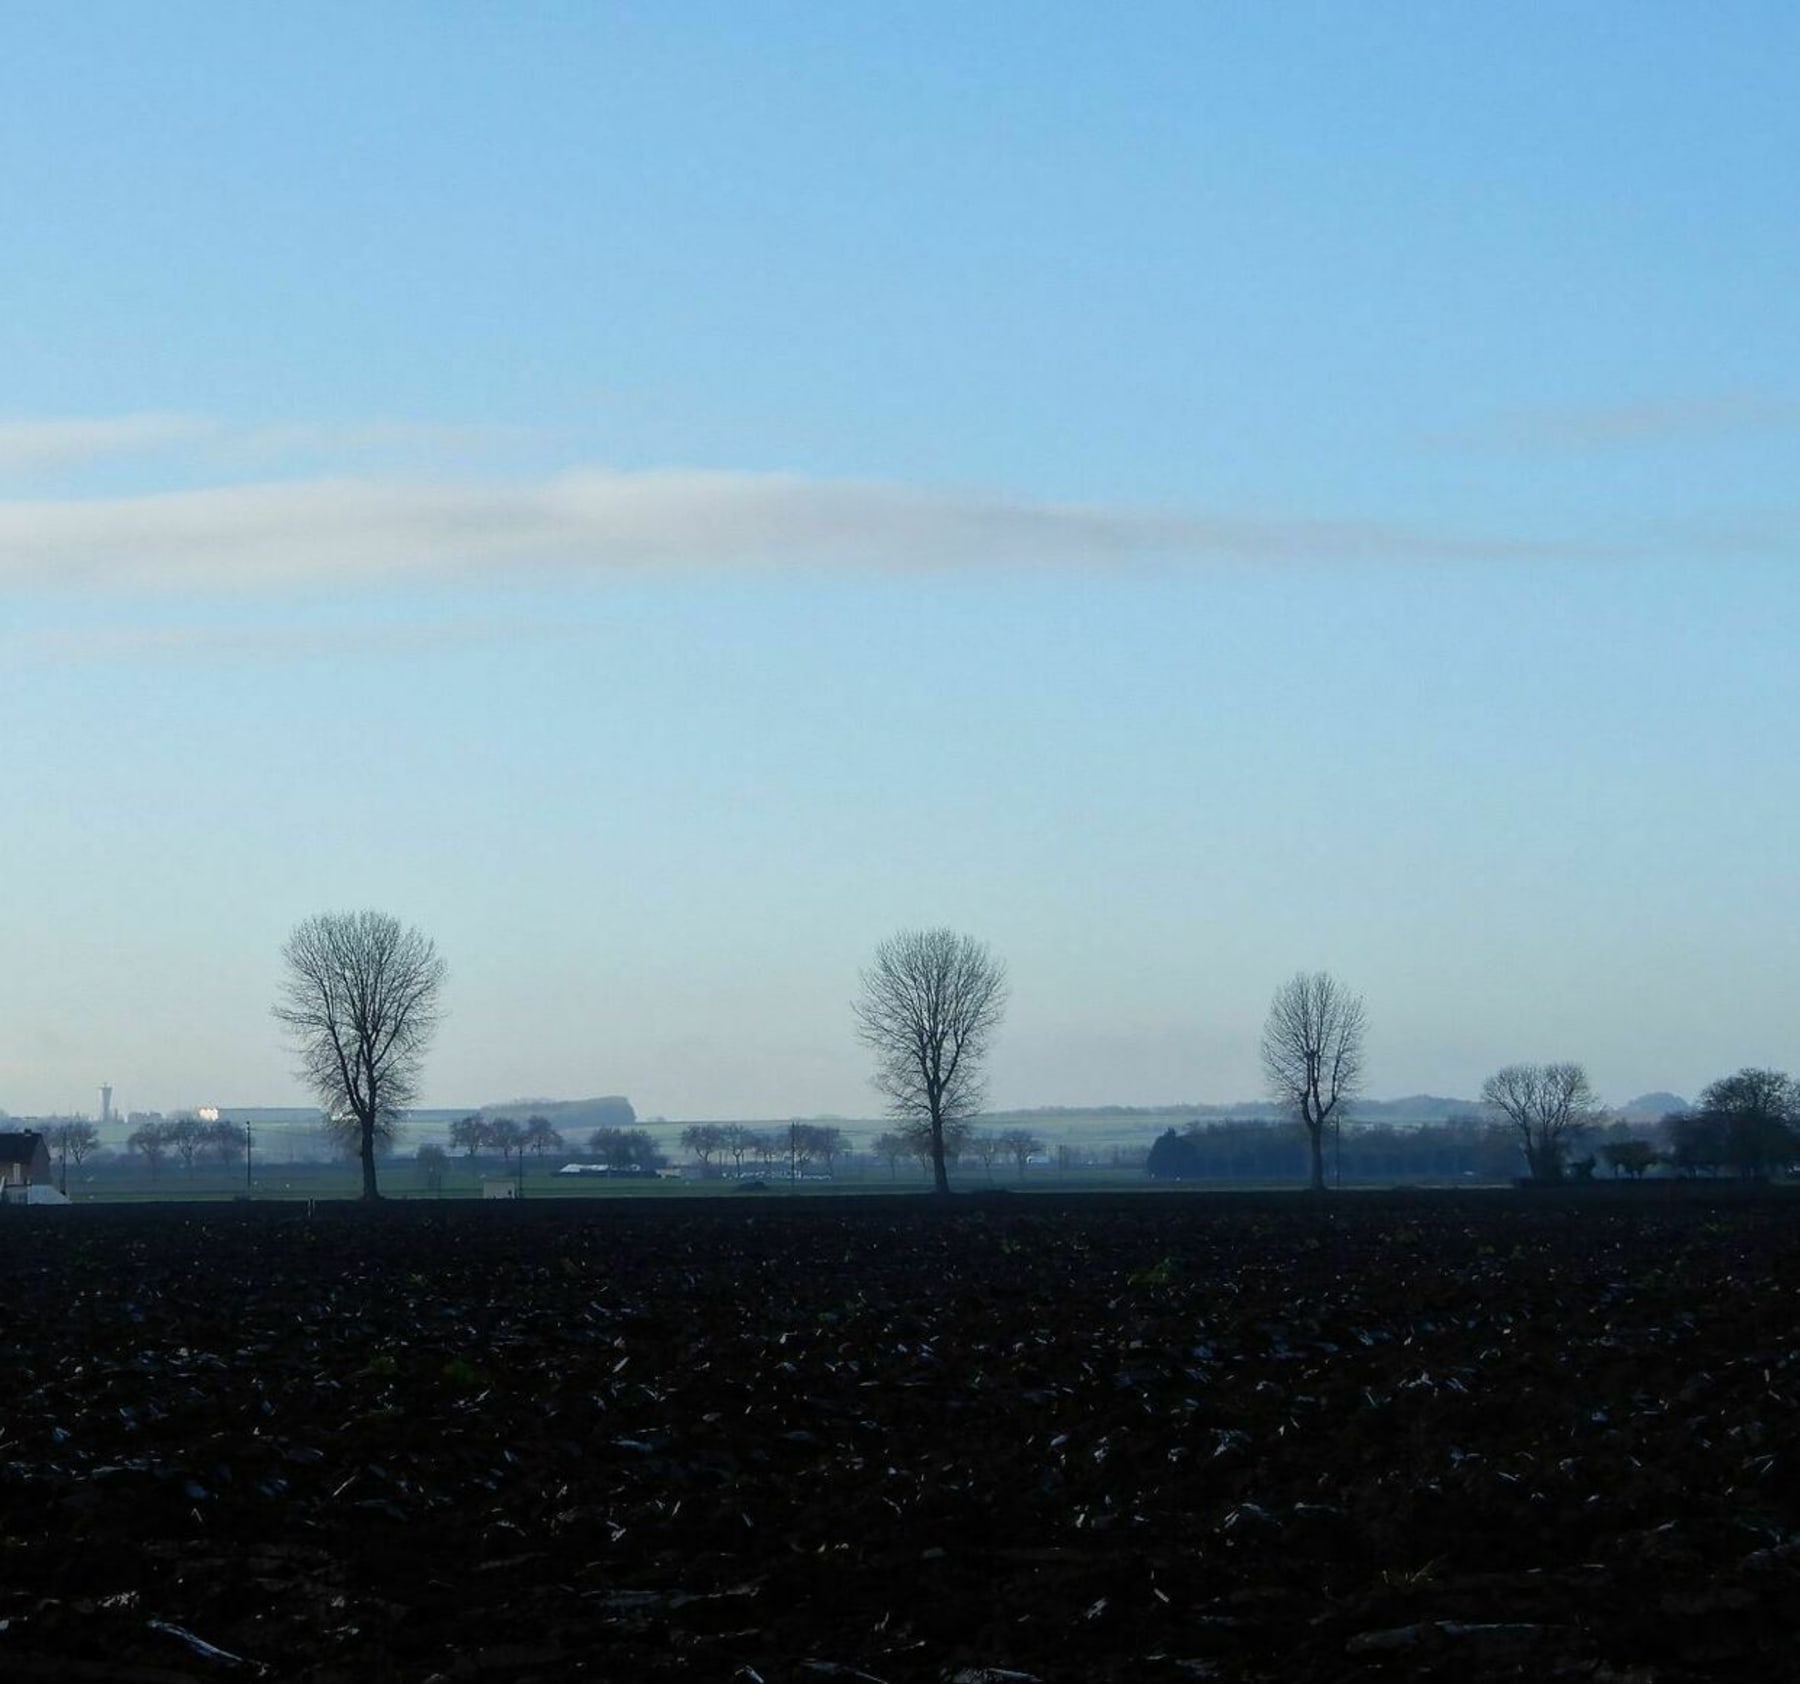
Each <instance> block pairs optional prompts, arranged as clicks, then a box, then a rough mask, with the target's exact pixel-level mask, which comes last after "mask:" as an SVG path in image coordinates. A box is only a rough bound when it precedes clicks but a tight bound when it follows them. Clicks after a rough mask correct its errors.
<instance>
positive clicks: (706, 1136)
mask: <svg viewBox="0 0 1800 1684" xmlns="http://www.w3.org/2000/svg"><path fill="white" fill-rule="evenodd" d="M724 1135H725V1131H724V1130H723V1129H722V1128H720V1127H719V1125H718V1124H717V1123H689V1124H688V1126H687V1127H686V1128H684V1129H683V1130H682V1131H681V1146H682V1150H683V1151H685V1152H692V1153H693V1154H694V1156H695V1157H696V1158H698V1159H699V1160H700V1168H701V1171H702V1172H703V1173H704V1172H705V1171H706V1170H707V1169H708V1168H709V1167H710V1166H711V1164H712V1158H713V1153H715V1152H717V1151H720V1150H721V1149H722V1148H723V1147H724V1145H725V1139H724Z"/></svg>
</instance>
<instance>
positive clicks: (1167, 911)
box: [0, 0, 1800, 1117]
mask: <svg viewBox="0 0 1800 1684" xmlns="http://www.w3.org/2000/svg"><path fill="white" fill-rule="evenodd" d="M1114 14H1117V15H1114ZM7 35H8V50H7V53H6V54H5V55H4V58H3V59H0V218H3V219H4V234H5V238H4V243H3V250H4V253H5V257H4V262H3V263H0V305H3V308H0V792H3V799H4V803H5V820H4V825H3V828H0V837H3V838H4V841H3V843H0V846H3V847H4V850H5V851H4V856H3V857H4V859H5V862H6V867H7V869H6V881H7V883H8V885H9V892H8V893H7V894H6V895H5V896H4V897H3V898H0V1107H5V1108H6V1109H9V1110H12V1111H15V1112H30V1111H35V1110H43V1109H50V1108H65V1107H70V1108H72V1107H81V1108H86V1109H92V1108H93V1106H94V1104H95V1098H94V1090H95V1087H96V1085H97V1084H98V1083H99V1082H100V1081H102V1080H109V1081H111V1082H112V1083H114V1084H115V1086H116V1088H117V1090H118V1095H119V1098H120V1100H121V1101H122V1102H123V1103H124V1104H126V1105H129V1106H144V1107H157V1108H167V1107H172V1106H177V1105H187V1104H207V1103H224V1104H232V1103H237V1104H244V1103H283V1102H287V1101H290V1100H292V1101H295V1102H298V1100H299V1098H300V1095H299V1092H298V1090H297V1088H296V1086H295V1084H294V1082H293V1080H292V1077H291V1075H290V1066H291V1064H292V1059H291V1057H290V1055H289V1053H288V1052H287V1050H286V1049H285V1048H284V1047H283V1045H282V1043H281V1040H280V1037H279V1034H278V1032H277V1030H276V1027H275V1025H274V1024H273V1022H272V1021H271V1020H270V1018H269V1015H268V1006H269V1003H270V1001H271V1000H272V998H273V996H274V991H275V985H276V977H277V955H278V951H279V948H280V945H281V942H282V940H283V938H284V936H285V934H286V932H287V931H288V930H289V929H290V928H291V927H292V925H293V924H294V923H295V922H296V921H298V920H299V919H300V918H302V917H304V916H306V915H308V914H310V913H312V912H315V911H320V910H325V909H330V908H338V907H355V906H362V905H375V906H379V907H382V908H384V909H387V910H390V911H392V912H394V913H396V914H398V915H400V916H401V917H403V918H405V919H406V920H408V921H409V922H414V923H417V924H418V925H420V926H421V927H422V928H424V929H425V930H427V931H428V932H429V933H430V934H432V935H433V936H434V937H435V938H436V940H437V941H438V944H439V946H440V948H441V949H442V951H443V953H444V954H445V956H446V958H447V960H448V963H449V966H450V984H449V991H448V996H447V1002H446V1003H447V1006H448V1014H449V1015H448V1018H447V1021H446V1024H445V1026H444V1029H443V1031H442V1033H441V1036H440V1039H439V1042H438V1044H437V1047H436V1049H435V1051H434V1054H433V1056H432V1059H431V1062H430V1066H429V1071H428V1077H427V1082H426V1097H427V1099H428V1100H429V1101H431V1102H433V1103H439V1104H460V1103H475V1102H479V1101H483V1100H494V1099H500V1098H504V1097H509V1096H513V1095H518V1094H523V1093H533V1094H557V1095H576V1094H585V1093H594V1092H613V1091H623V1092H626V1093H629V1094H630V1095H631V1096H632V1098H633V1099H634V1101H635V1102H636V1103H637V1104H638V1106H639V1108H640V1110H642V1111H644V1112H645V1113H647V1114H648V1113H661V1114H666V1115H668V1116H671V1117H675V1116H682V1117H691V1116H724V1115H734V1116H785V1115H791V1114H811V1113H815V1112H825V1111H835V1112H843V1113H851V1114H867V1113H869V1112H870V1111H871V1110H872V1109H873V1108H874V1096H873V1095H872V1094H871V1093H870V1091H869V1089H868V1087H867V1080H866V1079H867V1073H868V1072H867V1063H866V1055H865V1054H864V1053H863V1052H862V1050H861V1049H860V1048H859V1047H858V1046H857V1045H856V1042H855V1039H854V1035H853V1030H852V1024H851V1020H850V1015H849V1010H848V1001H849V998H850V996H851V994H852V993H853V991H854V987H855V981H856V972H857V969H858V967H859V965H861V964H862V963H864V962H865V961H866V959H867V957H868V955H869V953H870V951H871V950H872V949H873V947H874V945H875V944H876V943H877V942H878V941H879V940H880V939H881V938H882V937H883V936H885V935H887V934H889V933H891V932H892V931H893V930H894V929H896V928H900V927H905V926H917V925H927V924H936V923H948V924H951V925H954V926H955V927H957V928H960V929H966V930H968V931H969V932H971V933H973V934H976V935H978V936H981V937H983V938H984V939H986V940H988V941H989V942H990V943H991V944H992V945H993V947H994V948H995V950H996V951H997V952H998V953H1000V954H1001V955H1002V956H1003V957H1004V958H1005V959H1006V960H1007V961H1008V963H1009V965H1010V968H1011V974H1012V981H1013V993H1012V1003H1011V1008H1010V1013H1009V1017H1008V1021H1007V1027H1006V1030H1005V1032H1004V1033H1003V1035H1002V1037H1001V1040H1000V1042H999V1044H998V1047H997V1051H996V1055H995V1059H994V1068H993V1082H992V1097H993V1099H994V1100H995V1101H996V1102H998V1103H1001V1104H1006V1105H1030V1104H1082V1103H1094V1102H1102V1101H1117V1102H1125V1103H1142V1104H1148V1103H1158V1102H1162V1101H1174V1100H1177V1099H1182V1098H1188V1099H1211V1100H1226V1099H1233V1098H1242V1097H1249V1096H1253V1095H1255V1094H1256V1093H1257V1091H1258V1089H1259V1085H1260V1084H1259V1078H1258V1074H1257V1062H1256V1042H1257V1035H1258V1031H1259V1028H1260V1025H1261V1021H1262V1017H1263V1014H1264V1011H1265V1010H1266V1007H1267V1003H1268V999H1269V996H1270V994H1271V992H1272V991H1273V989H1274V988H1275V987H1276V985H1277V984H1278V983H1280V982H1281V981H1282V980H1283V979H1284V978H1285V977H1287V976H1289V975H1291V974H1292V973H1293V972H1294V971H1295V970H1298V969H1302V968H1306V969H1312V968H1329V969H1331V970H1333V971H1334V972H1336V973H1337V974H1339V975H1340V976H1341V977H1342V978H1343V979H1344V980H1345V981H1347V982H1348V983H1350V984H1351V985H1353V986H1354V987H1356V988H1358V989H1360V990H1361V991H1362V993H1363V994H1364V996H1365V998H1366V1000H1367V1005H1368V1011H1369V1019H1370V1025H1371V1047H1370V1053H1371V1069H1370V1085H1371V1088H1372V1089H1373V1090H1374V1091H1375V1092H1377V1093H1379V1094H1389V1095H1392V1094H1399V1093H1405V1092H1413V1091H1420V1090H1429V1091H1437V1092H1447V1093H1459V1094H1467V1093H1471V1092H1473V1091H1474V1090H1475V1089H1476V1088H1477V1087H1478V1086H1479V1084H1480V1082H1481V1080H1482V1078H1483V1077H1484V1076H1485V1075H1487V1074H1488V1073H1489V1072H1490V1071H1492V1070H1493V1069H1495V1068H1496V1067H1498V1066H1499V1065H1501V1064H1504V1063H1507V1062H1511V1061H1513V1060H1516V1059H1533V1058H1563V1057H1571V1058H1578V1059H1582V1060H1584V1061H1586V1063H1587V1064H1588V1066H1589V1068H1590V1071H1591V1073H1592V1074H1593V1076H1594V1078H1595V1080H1596V1083H1597V1085H1598V1086H1599V1087H1600V1088H1601V1090H1602V1092H1603V1093H1604V1094H1606V1095H1607V1096H1608V1097H1610V1098H1612V1099H1615V1100H1622V1099H1625V1098H1628V1097H1630V1096H1631V1095H1632V1094H1635V1093H1637V1092H1639V1091H1642V1090H1644V1089H1649V1088H1671V1089H1674V1090H1675V1091H1678V1092H1692V1091H1694V1090H1695V1089H1697V1088H1698V1087H1699V1086H1700V1085H1702V1084H1703V1083H1705V1082H1706V1081H1708V1080H1710V1079H1712V1078H1713V1077H1715V1076H1717V1075H1720V1074H1723V1073H1725V1072H1727V1071H1729V1070H1731V1069H1733V1068H1735V1067H1737V1066H1738V1065H1741V1064H1744V1063H1752V1062H1754V1063H1766V1064H1773V1065H1776V1066H1789V1067H1791V1066H1792V1065H1793V1064H1794V1063H1795V1061H1796V1059H1800V1052H1797V1051H1796V1048H1795V1043H1794V1033H1795V1031H1794V1028H1793V1024H1792V1008H1791V1003H1792V1001H1793V1000H1794V998H1795V997H1796V992H1797V990H1796V983H1797V982H1800V974H1797V973H1800V957H1797V955H1800V897H1797V896H1796V894H1795V891H1794V887H1793V875H1792V863H1791V862H1792V852H1793V837H1794V834H1795V831H1796V819H1797V818H1800V813H1797V811H1796V809H1797V806H1800V802H1797V799H1796V794H1795V789H1796V781H1795V778H1794V776H1793V773H1792V768H1791V764H1790V762H1791V759H1792V744H1793V741H1794V734H1795V732H1794V727H1795V724H1796V719H1797V713H1800V709H1797V706H1796V703H1797V701H1800V680H1797V679H1796V677H1795V672H1796V663H1795V657H1794V642H1795V633H1796V630H1800V582H1797V578H1796V570H1795V564H1796V561H1797V560H1800V507H1797V505H1796V493H1795V484H1796V474H1795V469H1796V465H1797V463H1796V457H1797V447H1800V369H1797V366H1796V357H1797V347H1800V285H1797V284H1796V283H1797V282H1800V187H1797V186H1796V176H1795V172H1794V170H1793V168H1792V160H1793V158H1794V157H1796V156H1800V116H1797V115H1796V110H1795V106H1794V102H1793V100H1792V97H1791V70H1792V65H1793V64H1794V62H1795V61H1796V56H1797V53H1800V13H1796V12H1795V11H1794V10H1793V8H1791V7H1788V6H1785V5H1777V4H1766V5H1753V4H1738V5H1732V4H1722V5H1718V6H1713V7H1708V8H1705V9H1704V10H1703V9H1700V8H1695V7H1688V6H1674V5H1657V4H1632V5H1624V4H1620V5H1604V4H1591V5H1583V6H1568V5H1555V6H1548V5H1546V6H1541V7H1532V6H1510V7H1505V8H1501V7H1492V8H1485V9H1478V8H1474V7H1458V8H1440V7H1431V6H1426V5H1423V4H1418V5H1400V4H1389V5H1371V6H1364V7H1358V8H1354V9H1352V8H1345V7H1339V6H1325V5H1319V6H1307V5H1292V6H1282V7H1267V6H1250V5H1242V6H1224V5H1218V6H1214V5H1200V4H1180V5H1176V4H1170V5H1157V4H1149V3H1146V4H1140V5H1136V6H1132V7H1128V8H1096V7H1088V6H1072V5H1071V6H1058V5H1047V4H1033V5H1029V6H1027V5H1023V4H1017V5H1014V4H994V5H990V6H984V7H980V8H974V7H967V6H951V5H943V6H937V5H928V4H921V5H908V6H904V7H901V6H874V5H869V6H847V7H830V8H827V7H820V6H816V5H805V6H803V5H792V6H787V5H773V4H758V3H754V0H735V3H732V4H720V5H703V4H685V5H681V6H650V5H631V6H628V5H603V4H598V3H595V4H568V5H518V6H508V7H493V6H485V5H483V6H476V5H432V6H422V5H421V6H409V5H401V4H387V5H382V6H378V7H370V6H367V5H360V4H359V5H325V4H317V5H307V6H300V7H290V8H279V9H276V8H262V7H257V8H250V7H227V6H220V5H181V4H175V3H170V4H165V5H161V6H157V7H144V6H138V5H117V6H107V5H92V6H84V7H80V8H71V7H64V6H51V5H44V6H33V5H29V4H19V5H15V6H13V7H11V8H9V11H8V31H7Z"/></svg>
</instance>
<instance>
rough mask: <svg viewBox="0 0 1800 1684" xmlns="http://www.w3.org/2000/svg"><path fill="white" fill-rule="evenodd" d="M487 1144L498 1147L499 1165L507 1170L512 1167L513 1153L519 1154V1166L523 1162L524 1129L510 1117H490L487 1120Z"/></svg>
mask: <svg viewBox="0 0 1800 1684" xmlns="http://www.w3.org/2000/svg"><path fill="white" fill-rule="evenodd" d="M488 1145H489V1146H492V1147H495V1148H497V1149H498V1151H499V1153H500V1167H501V1169H502V1170H507V1169H510V1168H511V1167H512V1160H513V1154H514V1153H515V1152H516V1153H518V1155H519V1163H520V1166H521V1167H523V1165H524V1162H525V1131H524V1130H523V1129H521V1128H520V1127H519V1125H518V1123H517V1122H516V1121H515V1120H514V1119H513V1118H511V1117H492V1118H490V1119H489V1120H488Z"/></svg>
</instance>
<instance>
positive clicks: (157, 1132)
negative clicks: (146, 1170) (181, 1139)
mask: <svg viewBox="0 0 1800 1684" xmlns="http://www.w3.org/2000/svg"><path fill="white" fill-rule="evenodd" d="M125 1150H126V1151H127V1152H135V1153H137V1154H138V1156H139V1157H141V1158H142V1159H143V1160H144V1162H145V1163H146V1164H148V1165H149V1166H150V1174H151V1176H152V1177H155V1176H157V1175H160V1174H161V1173H162V1161H163V1155H164V1153H166V1152H167V1151H168V1150H169V1129H168V1125H167V1124H166V1123H161V1122H154V1123H139V1124H138V1126H137V1127H136V1128H134V1129H133V1130H132V1131H131V1133H130V1134H128V1135H127V1136H126V1137H125Z"/></svg>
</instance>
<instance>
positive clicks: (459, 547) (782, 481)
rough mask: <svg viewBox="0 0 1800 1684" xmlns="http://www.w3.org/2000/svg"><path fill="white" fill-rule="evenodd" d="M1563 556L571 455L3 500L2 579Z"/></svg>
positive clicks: (1332, 525) (259, 578)
mask: <svg viewBox="0 0 1800 1684" xmlns="http://www.w3.org/2000/svg"><path fill="white" fill-rule="evenodd" d="M1568 553H1569V551H1568V550H1567V549H1566V548H1562V547H1558V546H1554V545H1548V544H1538V543H1534V542H1519V541H1513V540H1506V539H1500V540H1489V539H1483V538H1467V537H1459V536H1455V535H1450V534H1442V533H1433V532H1429V531H1422V530H1416V529H1412V528H1409V527H1406V526H1404V525H1397V524H1385V523H1381V522H1369V521H1319V520H1289V519H1267V520H1258V519H1211V518H1205V517H1199V516H1194V515H1188V514H1169V513H1159V512H1155V511H1141V510H1133V509H1117V508H1108V507H1095V506H1075V505H1067V504H1057V503H1048V502H1034V501H1032V500H1029V499H1022V498H1014V497H1006V496H997V495H987V494H982V493H977V492H966V493H963V492H939V491H925V490H919V489H915V488H910V487H906V486H899V485H888V484H881V483H878V482H859V481H841V480H818V479H808V478H804V477H801V476H796V475H782V474H750V473H733V472H715V471H706V470H671V471H663V472H636V473H624V472H617V471H613V470H609V469H582V470H579V471H575V472H569V473H564V474H559V475H555V476H552V477H549V478H544V479H538V480H532V481H526V482H518V483H504V484H493V483H488V484H474V483H451V482H402V481H384V480H368V479H352V478H339V479H317V480H298V481H283V482H275V483H266V484H256V485H238V486H224V487H214V488H207V489H202V490H193V491H177V492H167V493H162V494H158V495H155V496H144V497H114V498H85V499H36V500H29V501H25V500H16V501H11V502H0V590H11V591H19V590H28V589H29V590H39V591H53V592H90V591H95V590H113V591H119V590H123V591H134V592H166V591H209V592H216V591H246V590H247V591H258V590H283V589H307V588H324V589H335V588H343V587H355V586H376V585H394V584H405V583H413V582H420V583H423V582H433V581H470V582H477V583H493V582H499V581H511V580H556V579H579V578H583V577H587V576H593V575H608V574H621V573H643V572H655V573H661V572H669V571H675V570H727V571H738V570H791V569H813V570H819V571H833V572H842V571H861V572H870V571H896V570H916V569H961V568H971V567H1044V566H1049V567H1091V566H1096V565H1099V566H1107V565H1118V564H1123V563H1130V562H1138V561H1158V560H1166V561H1176V562H1180V561H1190V562H1191V561H1195V560H1213V561H1221V562H1271V561H1289V562H1307V561H1318V562H1330V561H1338V560H1432V559H1438V560H1455V559H1471V558H1476V559H1479V558H1498V557H1508V556H1527V555H1534V554H1541V555H1551V554H1568Z"/></svg>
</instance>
